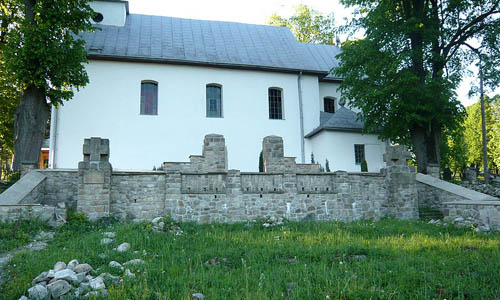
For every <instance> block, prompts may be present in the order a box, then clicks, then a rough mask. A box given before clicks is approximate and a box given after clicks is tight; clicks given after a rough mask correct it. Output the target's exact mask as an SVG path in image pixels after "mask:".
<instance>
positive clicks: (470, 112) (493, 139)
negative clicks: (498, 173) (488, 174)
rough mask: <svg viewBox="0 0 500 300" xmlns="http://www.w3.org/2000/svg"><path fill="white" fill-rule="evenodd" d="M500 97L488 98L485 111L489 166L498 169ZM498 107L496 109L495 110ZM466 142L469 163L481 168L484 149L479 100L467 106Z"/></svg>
mask: <svg viewBox="0 0 500 300" xmlns="http://www.w3.org/2000/svg"><path fill="white" fill-rule="evenodd" d="M499 103H500V98H497V99H489V98H486V101H485V106H484V112H485V114H484V115H485V121H486V136H487V138H488V144H487V149H488V151H487V152H488V168H489V169H498V166H499V164H498V162H499V158H498V154H499V153H500V144H499V143H498V142H497V140H498V139H499V138H498V127H499V125H498V121H499V118H498V115H499V113H500V111H499V110H498V109H499V107H500V104H499ZM495 109H496V111H495ZM464 127H465V130H464V135H465V139H464V140H465V144H466V145H467V163H468V164H469V165H471V166H474V167H477V168H480V167H481V166H482V161H483V149H482V138H481V103H480V101H477V102H476V103H474V104H473V105H471V106H469V107H467V118H466V119H465V121H464Z"/></svg>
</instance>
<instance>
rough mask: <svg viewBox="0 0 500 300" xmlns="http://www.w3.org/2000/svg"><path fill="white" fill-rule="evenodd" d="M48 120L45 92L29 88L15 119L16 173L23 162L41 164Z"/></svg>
mask: <svg viewBox="0 0 500 300" xmlns="http://www.w3.org/2000/svg"><path fill="white" fill-rule="evenodd" d="M48 118H49V105H48V104H47V101H46V100H45V93H44V91H43V90H42V89H39V88H36V87H28V88H27V89H26V90H25V91H23V93H22V95H21V100H20V101H19V106H18V107H17V110H16V115H15V119H14V164H13V169H14V171H19V170H20V167H21V163H23V162H30V163H35V164H38V163H39V161H40V149H41V147H42V143H43V139H44V135H45V126H46V124H47V120H48Z"/></svg>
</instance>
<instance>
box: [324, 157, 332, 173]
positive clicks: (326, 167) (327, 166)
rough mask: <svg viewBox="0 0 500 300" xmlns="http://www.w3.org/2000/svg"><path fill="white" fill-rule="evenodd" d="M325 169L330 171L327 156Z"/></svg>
mask: <svg viewBox="0 0 500 300" xmlns="http://www.w3.org/2000/svg"><path fill="white" fill-rule="evenodd" d="M325 171H326V172H331V171H330V162H329V161H328V158H327V159H326V161H325Z"/></svg>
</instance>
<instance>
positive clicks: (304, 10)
mask: <svg viewBox="0 0 500 300" xmlns="http://www.w3.org/2000/svg"><path fill="white" fill-rule="evenodd" d="M268 23H269V24H270V25H275V26H287V27H289V28H290V30H291V31H292V33H293V34H294V35H295V37H296V38H297V40H298V41H299V42H302V43H317V44H329V45H335V44H336V29H335V23H334V18H333V14H331V15H328V16H323V15H321V14H319V13H318V12H317V11H315V10H313V9H310V8H309V7H307V6H305V5H302V4H300V5H299V6H297V7H296V9H295V14H294V15H293V16H292V17H290V18H288V19H286V18H282V17H280V16H278V15H277V14H273V15H272V16H271V17H270V18H269V20H268Z"/></svg>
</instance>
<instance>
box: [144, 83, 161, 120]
mask: <svg viewBox="0 0 500 300" xmlns="http://www.w3.org/2000/svg"><path fill="white" fill-rule="evenodd" d="M157 114H158V84H157V83H154V82H141V115H157Z"/></svg>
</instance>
